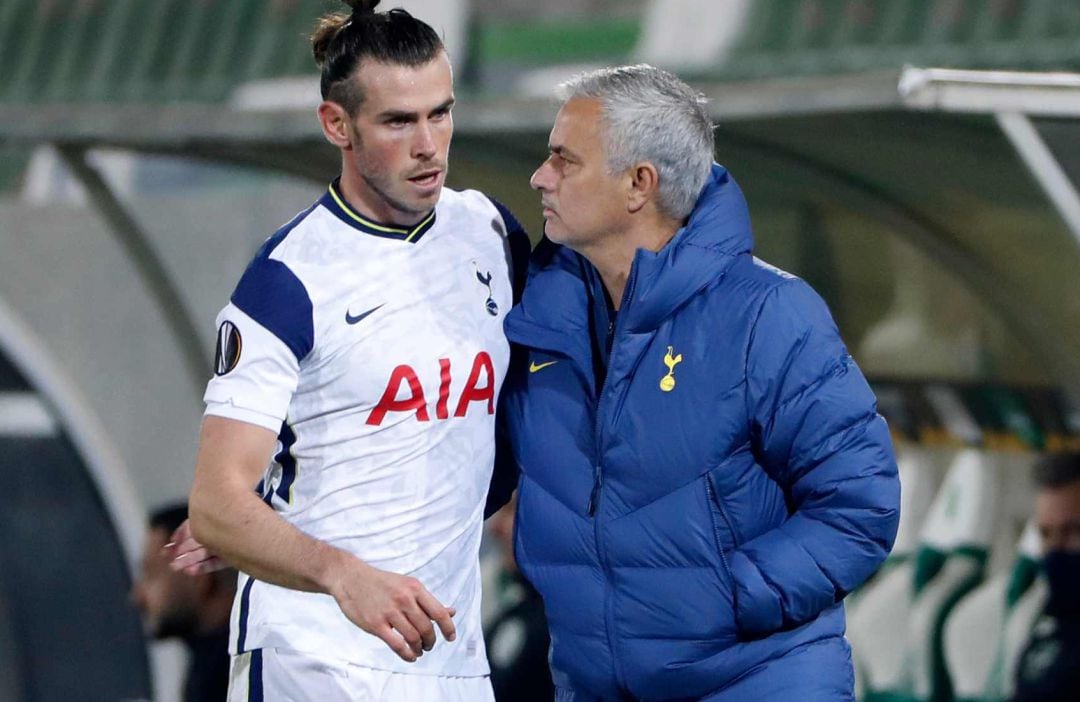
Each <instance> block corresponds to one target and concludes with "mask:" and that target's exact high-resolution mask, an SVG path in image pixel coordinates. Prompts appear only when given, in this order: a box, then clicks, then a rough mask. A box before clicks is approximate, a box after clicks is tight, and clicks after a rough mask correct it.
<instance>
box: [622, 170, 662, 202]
mask: <svg viewBox="0 0 1080 702" xmlns="http://www.w3.org/2000/svg"><path fill="white" fill-rule="evenodd" d="M629 175H630V190H629V192H628V193H627V200H626V208H627V210H629V211H630V212H631V213H634V212H637V211H638V210H640V209H641V208H642V207H644V206H645V205H646V204H647V203H648V202H650V201H655V200H656V198H657V196H658V195H659V192H660V173H659V172H658V171H657V170H656V166H654V165H653V164H652V163H650V162H649V161H642V162H640V163H636V164H634V165H633V166H631V167H630V172H629Z"/></svg>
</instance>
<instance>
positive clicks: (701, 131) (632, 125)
mask: <svg viewBox="0 0 1080 702" xmlns="http://www.w3.org/2000/svg"><path fill="white" fill-rule="evenodd" d="M558 94H559V97H560V98H562V99H563V100H564V101H569V100H572V99H574V98H592V99H596V100H598V101H599V102H600V105H601V108H602V111H603V120H604V127H605V129H604V136H603V141H604V153H605V154H606V155H607V164H608V170H609V171H610V172H611V173H613V174H614V173H621V172H623V171H625V170H626V169H627V168H630V167H631V166H633V165H634V164H635V163H639V162H641V161H649V162H650V163H652V164H653V165H654V166H656V170H657V171H658V172H659V174H660V194H659V206H660V208H661V210H663V211H664V212H665V213H666V214H668V215H670V216H672V217H675V218H676V219H683V218H685V217H686V216H687V215H689V214H690V211H691V210H693V209H694V203H695V202H697V199H698V195H700V194H701V189H702V188H703V187H705V181H706V180H708V177H709V171H710V168H711V166H712V162H713V150H714V148H715V141H714V137H713V125H712V122H711V121H710V120H709V115H708V113H707V112H706V111H705V103H706V100H705V96H703V95H701V94H700V93H697V92H695V91H694V90H693V89H692V88H691V87H690V86H689V85H687V84H686V83H684V82H683V81H681V80H679V78H678V77H676V76H675V75H673V74H671V73H669V72H667V71H665V70H662V69H659V68H656V67H654V66H650V65H648V64H638V65H636V66H618V67H614V68H601V69H598V70H595V71H589V72H587V73H582V74H581V75H578V76H575V77H574V78H571V79H570V80H568V81H566V82H565V83H563V84H561V85H560V86H559V88H558Z"/></svg>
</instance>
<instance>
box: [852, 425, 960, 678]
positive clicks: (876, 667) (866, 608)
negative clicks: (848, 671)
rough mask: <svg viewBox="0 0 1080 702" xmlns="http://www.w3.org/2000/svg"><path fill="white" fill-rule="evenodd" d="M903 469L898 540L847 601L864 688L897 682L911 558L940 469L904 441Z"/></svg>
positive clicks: (928, 456)
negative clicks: (864, 582)
mask: <svg viewBox="0 0 1080 702" xmlns="http://www.w3.org/2000/svg"><path fill="white" fill-rule="evenodd" d="M897 466H898V468H899V471H900V486H901V492H900V526H899V529H898V531H897V534H896V543H895V545H894V546H893V550H892V552H891V553H890V554H889V557H888V558H887V559H886V560H885V564H884V565H883V566H882V569H881V571H880V572H879V573H878V574H877V576H875V578H874V579H873V580H872V581H871V582H870V583H868V584H867V585H866V586H865V587H864V588H862V589H861V590H859V591H858V592H857V593H856V594H855V595H854V596H853V597H852V598H851V600H850V601H849V603H848V638H849V639H850V640H851V643H852V649H853V653H854V656H853V658H854V662H855V666H856V670H857V673H858V674H857V676H856V680H857V681H858V682H859V685H860V687H863V686H866V687H868V688H869V689H885V688H888V687H889V686H890V685H893V684H896V683H897V681H898V680H899V674H900V664H901V663H902V661H903V652H904V648H903V644H904V639H903V637H901V636H897V632H898V631H904V628H905V623H906V621H907V618H908V616H909V614H910V610H911V602H912V599H913V595H914V593H913V589H912V585H913V582H914V571H915V564H914V562H913V561H912V556H913V555H914V554H915V551H916V549H917V547H918V544H919V538H920V530H921V529H922V524H923V521H924V519H925V517H926V514H927V512H928V511H929V509H930V506H931V503H932V502H933V500H934V494H935V493H936V492H937V490H938V486H939V484H940V482H941V471H940V470H938V469H937V467H936V466H935V465H934V457H933V456H932V455H931V454H930V452H928V451H926V450H925V449H922V448H919V447H917V446H915V445H912V444H904V445H903V446H902V447H901V450H900V451H899V453H898V457H897Z"/></svg>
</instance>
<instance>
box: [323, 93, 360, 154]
mask: <svg viewBox="0 0 1080 702" xmlns="http://www.w3.org/2000/svg"><path fill="white" fill-rule="evenodd" d="M318 113H319V124H320V125H322V130H323V135H324V136H325V137H326V140H327V141H328V142H330V143H331V144H333V145H334V146H336V147H338V148H339V149H347V148H349V147H350V146H351V145H352V142H351V141H350V139H349V113H348V112H346V111H345V108H344V107H342V106H341V105H339V104H338V103H336V102H330V101H329V100H324V101H323V102H322V104H320V105H319V110H318Z"/></svg>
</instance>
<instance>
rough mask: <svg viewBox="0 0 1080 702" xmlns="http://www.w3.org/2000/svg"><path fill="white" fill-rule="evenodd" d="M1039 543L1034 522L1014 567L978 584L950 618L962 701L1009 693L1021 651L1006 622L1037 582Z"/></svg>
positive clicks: (952, 666)
mask: <svg viewBox="0 0 1080 702" xmlns="http://www.w3.org/2000/svg"><path fill="white" fill-rule="evenodd" d="M1038 547H1039V538H1038V532H1037V531H1036V528H1035V525H1034V524H1033V523H1029V524H1028V526H1027V528H1025V530H1024V533H1023V535H1022V536H1021V538H1020V543H1019V544H1018V545H1017V547H1016V553H1015V555H1014V565H1013V567H1012V568H1011V569H1009V570H1004V571H1002V572H1000V573H995V574H994V575H993V576H992V577H990V578H989V579H988V580H987V581H986V582H984V583H983V584H982V585H980V586H979V587H977V588H975V589H974V590H972V592H971V593H970V594H969V595H967V596H966V597H965V598H963V599H962V600H961V601H960V602H959V603H957V605H956V608H955V609H954V610H953V612H952V614H951V615H950V616H949V619H948V621H947V622H946V623H945V631H944V653H945V661H946V664H947V666H948V671H949V678H950V680H951V681H952V687H953V694H954V699H955V700H956V702H991V701H993V700H1002V699H1004V698H1003V697H1002V696H1001V695H1003V694H1004V690H1003V686H1002V682H1003V675H1002V674H1003V672H1004V668H1005V661H1006V659H1011V658H1013V657H1015V656H1017V655H1019V650H1017V649H1016V646H1015V645H1011V646H1008V647H1006V646H1005V635H1004V632H1005V628H1006V622H1007V621H1008V620H1009V618H1010V617H1011V615H1012V614H1013V611H1014V608H1015V605H1016V604H1017V602H1018V601H1019V600H1020V599H1021V597H1022V596H1023V595H1024V594H1025V593H1026V592H1027V591H1028V589H1029V588H1030V587H1031V586H1032V584H1033V583H1034V580H1035V572H1036V569H1037V563H1038V558H1039V553H1038ZM1007 648H1008V649H1009V650H1006V649H1007Z"/></svg>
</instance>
